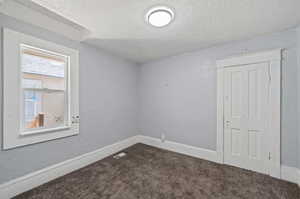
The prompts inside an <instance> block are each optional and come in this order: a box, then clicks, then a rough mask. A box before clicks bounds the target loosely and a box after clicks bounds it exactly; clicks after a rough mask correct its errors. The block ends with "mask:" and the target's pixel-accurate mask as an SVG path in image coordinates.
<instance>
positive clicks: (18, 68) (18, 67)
mask: <svg viewBox="0 0 300 199" xmlns="http://www.w3.org/2000/svg"><path fill="white" fill-rule="evenodd" d="M3 103H4V110H3V112H4V125H3V126H4V132H3V133H4V136H3V138H4V140H3V141H4V148H5V149H9V148H14V147H17V146H23V145H27V144H33V143H37V142H43V141H47V140H51V139H56V138H61V137H66V136H71V135H76V134H78V132H79V130H78V129H79V114H78V106H79V105H78V51H76V50H74V49H70V48H66V47H64V46H60V45H57V44H54V43H51V42H48V41H44V40H40V39H38V38H35V37H32V36H28V35H25V34H22V33H18V32H15V31H12V30H9V29H4V101H3ZM16 124H17V125H16Z"/></svg>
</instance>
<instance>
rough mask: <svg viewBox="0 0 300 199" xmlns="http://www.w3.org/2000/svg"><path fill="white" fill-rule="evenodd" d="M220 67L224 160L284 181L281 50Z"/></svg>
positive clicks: (220, 152)
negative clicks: (281, 156) (281, 148)
mask: <svg viewBox="0 0 300 199" xmlns="http://www.w3.org/2000/svg"><path fill="white" fill-rule="evenodd" d="M217 66H218V93H217V96H218V104H217V117H218V121H217V152H218V157H219V161H220V162H222V163H225V164H229V165H233V166H238V167H241V168H245V169H249V170H253V171H257V172H261V173H265V174H269V175H271V176H273V177H277V178H280V85H281V84H280V66H281V49H277V50H272V51H268V52H261V53H255V54H250V55H243V56H239V57H234V58H228V59H224V60H219V61H217Z"/></svg>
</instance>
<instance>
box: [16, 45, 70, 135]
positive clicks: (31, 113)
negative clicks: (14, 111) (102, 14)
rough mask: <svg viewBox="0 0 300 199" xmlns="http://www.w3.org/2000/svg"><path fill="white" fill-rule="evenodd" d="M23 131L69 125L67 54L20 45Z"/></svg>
mask: <svg viewBox="0 0 300 199" xmlns="http://www.w3.org/2000/svg"><path fill="white" fill-rule="evenodd" d="M21 52H22V56H21V60H22V62H21V71H22V88H23V103H22V104H23V122H22V123H23V131H30V130H37V129H47V128H57V127H62V126H66V125H68V119H69V118H68V114H67V113H68V103H67V102H68V99H67V97H68V96H67V93H68V92H67V81H66V80H67V75H66V74H67V66H68V59H67V57H66V56H63V55H57V54H55V53H51V52H48V51H43V50H40V49H35V48H32V47H28V46H25V45H24V46H22V47H21Z"/></svg>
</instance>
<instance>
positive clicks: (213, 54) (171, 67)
mask: <svg viewBox="0 0 300 199" xmlns="http://www.w3.org/2000/svg"><path fill="white" fill-rule="evenodd" d="M296 41H297V34H296V31H295V30H287V31H284V32H280V33H274V34H270V35H265V36H261V37H256V38H253V39H249V40H245V41H239V42H232V43H228V44H226V45H222V46H217V47H212V48H208V49H204V50H200V51H198V52H192V53H186V54H182V55H178V56H174V57H171V58H165V59H161V60H159V61H155V62H151V63H147V64H144V65H142V66H141V68H140V75H139V98H140V105H139V106H140V108H139V110H140V112H139V117H138V118H139V131H140V133H142V134H144V135H149V136H152V137H157V138H160V137H161V134H162V133H164V134H165V135H166V139H167V140H170V141H175V142H179V143H183V144H188V145H192V146H196V147H200V148H205V149H211V150H216V120H217V119H216V104H217V102H216V93H217V90H216V89H217V86H216V81H217V74H216V60H217V59H222V58H226V57H228V56H233V55H239V54H242V53H247V52H256V51H262V50H269V49H275V48H285V49H286V50H284V52H283V54H284V55H283V57H284V59H283V61H282V163H283V164H284V165H287V166H294V167H296V166H297V155H298V154H297V150H298V149H297V133H298V132H297V116H298V113H297V109H296V108H295V107H297V92H296V91H297V89H295V87H297V42H296Z"/></svg>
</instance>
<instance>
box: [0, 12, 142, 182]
mask: <svg viewBox="0 0 300 199" xmlns="http://www.w3.org/2000/svg"><path fill="white" fill-rule="evenodd" d="M0 27H1V28H2V27H8V28H11V29H13V30H16V31H19V32H23V33H25V34H30V35H33V36H36V37H39V38H42V39H45V40H50V41H53V42H55V43H58V44H62V45H65V46H68V47H71V48H76V49H78V50H79V52H80V117H81V122H80V134H79V135H78V136H73V137H68V138H63V139H58V140H52V141H48V142H44V143H40V144H34V145H30V146H25V147H21V148H16V149H12V150H8V151H3V150H0V184H1V183H4V182H7V181H9V180H12V179H14V178H17V177H20V176H23V175H25V174H28V173H31V172H33V171H36V170H39V169H42V168H45V167H47V166H50V165H53V164H56V163H59V162H62V161H64V160H67V159H70V158H73V157H76V156H78V155H81V154H84V153H87V152H90V151H94V150H96V149H99V148H101V147H104V146H106V145H109V144H112V143H115V142H117V141H120V140H123V139H125V138H128V137H131V136H133V135H136V125H137V124H136V121H137V107H136V104H137V87H136V85H137V66H136V64H133V63H131V62H128V61H126V60H123V59H119V58H117V57H114V56H111V55H109V54H106V53H104V52H102V51H99V50H97V49H95V48H93V47H91V46H89V45H86V44H79V43H77V42H74V41H70V40H68V39H66V38H64V37H62V36H59V35H56V34H55V33H52V32H49V31H47V30H43V29H40V28H38V27H35V26H31V25H29V24H25V23H23V22H20V21H17V20H15V19H13V18H11V17H7V16H5V15H0ZM1 34H2V32H1ZM0 37H1V38H2V35H0ZM1 43H2V39H1V40H0V46H2V44H1ZM0 54H1V56H2V49H0ZM1 59H2V57H1ZM0 63H2V61H1V60H0ZM1 77H2V75H1ZM0 82H1V83H0V84H2V80H1V79H0ZM1 88H2V86H1ZM1 100H2V92H1V96H0V103H1ZM1 112H2V110H1ZM1 117H2V115H1V116H0V121H1V122H2V118H1ZM1 125H2V123H1ZM1 125H0V129H2V126H1ZM1 134H2V132H1ZM0 137H1V136H0ZM0 143H2V137H1V138H0ZM1 148H2V147H1Z"/></svg>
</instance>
